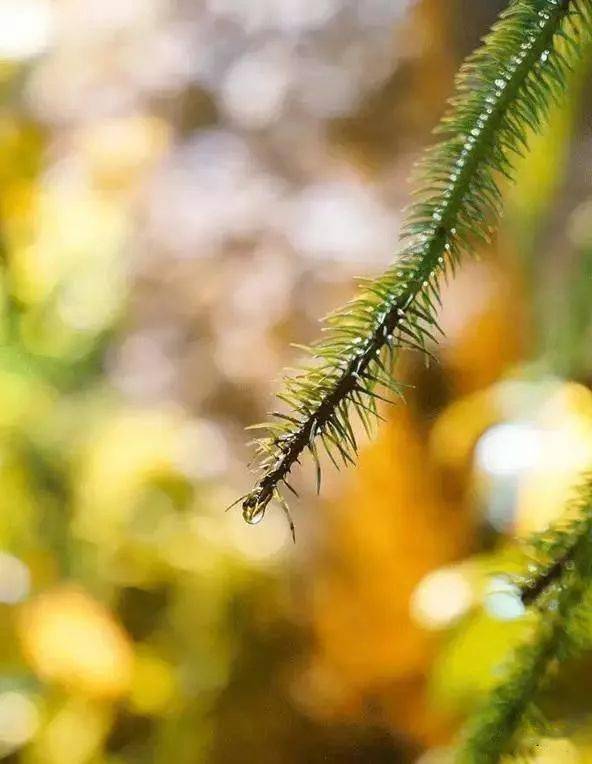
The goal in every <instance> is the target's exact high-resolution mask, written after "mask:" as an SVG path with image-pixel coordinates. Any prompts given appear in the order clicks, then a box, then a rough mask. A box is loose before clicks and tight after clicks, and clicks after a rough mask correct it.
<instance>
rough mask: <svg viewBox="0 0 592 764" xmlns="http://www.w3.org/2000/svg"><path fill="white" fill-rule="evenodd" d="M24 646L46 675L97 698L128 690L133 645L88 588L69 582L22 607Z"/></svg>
mask: <svg viewBox="0 0 592 764" xmlns="http://www.w3.org/2000/svg"><path fill="white" fill-rule="evenodd" d="M19 626H20V637H21V643H22V647H23V652H24V654H25V656H26V657H27V659H28V661H29V662H30V664H31V665H32V667H33V669H34V670H35V672H36V673H37V674H38V675H39V676H40V677H41V678H42V679H44V680H46V681H50V682H53V683H56V684H58V685H61V686H62V687H65V688H67V689H69V690H70V691H78V692H80V693H82V694H84V695H87V696H89V697H93V698H116V697H120V696H122V695H124V694H125V693H126V692H127V690H128V687H129V685H130V681H131V676H132V666H133V662H132V650H131V646H130V643H129V640H128V638H127V636H126V635H125V633H124V632H123V630H122V629H121V628H120V627H119V626H118V624H117V623H116V622H115V621H114V620H113V618H112V616H111V614H110V613H109V612H108V611H107V610H106V609H105V608H104V607H103V606H102V605H100V604H99V603H98V602H97V601H95V600H94V599H92V598H91V597H90V596H89V595H88V594H86V593H85V592H83V591H82V590H81V589H78V588H76V587H73V586H69V585H63V586H60V587H58V588H55V589H53V590H50V591H47V592H45V593H44V594H41V595H39V596H38V597H36V598H35V599H33V600H32V601H30V602H29V603H27V604H26V605H24V606H23V607H22V608H21V611H20V617H19Z"/></svg>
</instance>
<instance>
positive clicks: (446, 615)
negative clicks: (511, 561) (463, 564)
mask: <svg viewBox="0 0 592 764" xmlns="http://www.w3.org/2000/svg"><path fill="white" fill-rule="evenodd" d="M474 599H475V597H474V593H473V589H472V587H471V583H470V581H469V579H468V577H467V575H466V574H465V573H463V572H462V571H461V570H459V569H457V568H456V569H455V568H441V569H440V570H436V571H434V572H433V573H428V575H427V576H425V577H424V578H423V579H422V580H421V581H420V583H419V585H418V586H417V587H416V589H415V591H414V592H413V595H412V597H411V603H410V610H411V616H412V618H413V619H414V620H415V621H416V622H417V623H418V624H419V625H420V626H422V627H423V628H425V629H445V628H447V627H448V626H450V625H452V624H453V623H454V622H455V621H457V620H458V619H459V618H460V617H461V616H463V615H464V614H465V613H466V612H467V610H468V609H469V608H470V607H471V605H472V604H473V602H474Z"/></svg>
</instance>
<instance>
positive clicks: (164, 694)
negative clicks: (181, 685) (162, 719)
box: [129, 648, 175, 715]
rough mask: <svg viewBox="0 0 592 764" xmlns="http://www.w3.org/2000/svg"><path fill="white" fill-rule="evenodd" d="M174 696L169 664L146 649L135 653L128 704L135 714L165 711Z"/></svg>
mask: <svg viewBox="0 0 592 764" xmlns="http://www.w3.org/2000/svg"><path fill="white" fill-rule="evenodd" d="M174 694H175V679H174V675H173V670H172V667H171V666H170V664H168V663H167V662H166V661H164V660H163V659H162V658H160V657H159V656H158V655H156V654H155V653H154V652H153V651H151V650H149V649H148V648H144V649H142V650H141V651H140V652H138V653H137V655H136V657H135V662H134V671H133V679H132V686H131V691H130V697H129V704H130V707H131V708H132V709H133V711H134V712H135V713H137V714H142V715H149V714H159V713H162V712H164V711H166V710H167V707H168V706H169V705H170V703H171V701H172V700H173V698H174Z"/></svg>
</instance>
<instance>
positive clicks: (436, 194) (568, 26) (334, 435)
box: [239, 0, 592, 523]
mask: <svg viewBox="0 0 592 764" xmlns="http://www.w3.org/2000/svg"><path fill="white" fill-rule="evenodd" d="M591 7H592V0H512V2H511V3H510V5H509V7H508V9H507V10H506V11H505V12H504V13H503V14H502V15H501V17H500V20H499V21H498V23H497V24H496V25H495V26H494V28H493V30H492V31H491V33H490V34H489V35H488V37H487V38H486V39H485V42H484V45H483V47H482V48H481V49H479V50H478V51H477V52H476V53H474V54H473V55H472V56H471V57H469V59H468V60H467V62H466V63H465V64H464V65H463V67H462V68H461V71H460V73H459V75H458V78H457V82H456V95H455V97H454V98H453V99H452V100H451V101H450V108H449V111H448V113H447V115H446V116H445V117H444V119H443V121H442V123H441V125H440V127H439V128H438V131H437V132H439V133H441V134H444V136H445V137H444V138H443V140H442V141H441V142H440V143H438V144H437V145H435V146H434V147H433V148H431V149H430V150H429V151H428V152H427V154H426V157H425V159H424V161H423V162H422V163H421V164H420V166H419V168H418V174H417V179H418V190H417V191H416V194H415V198H416V200H415V202H414V203H413V204H412V206H411V208H410V210H409V212H408V215H407V218H406V223H405V225H404V228H403V234H402V238H403V240H404V242H405V243H406V244H405V247H404V249H403V251H402V252H401V253H400V255H399V256H398V258H397V260H396V262H395V264H394V265H393V266H392V267H391V268H389V269H388V270H387V271H386V273H385V274H384V275H383V276H382V277H380V278H378V279H376V280H373V281H365V282H363V284H362V292H361V294H359V296H358V297H356V298H354V299H353V300H352V301H351V302H350V303H348V304H347V305H346V306H345V307H344V308H342V309H340V310H338V311H336V312H335V313H333V314H332V315H331V316H329V317H328V318H327V319H326V326H325V327H324V329H325V332H326V335H325V338H324V339H323V340H321V341H320V342H318V343H317V344H315V345H314V346H313V347H312V348H311V349H310V352H311V354H312V357H313V360H312V362H311V363H310V364H309V365H307V366H305V367H303V368H302V369H301V370H300V371H299V372H298V373H297V375H296V376H292V377H287V378H286V379H285V389H284V392H283V393H281V394H279V396H278V397H279V398H280V399H281V400H282V401H284V402H285V403H286V404H287V406H288V407H289V409H288V412H287V413H279V412H277V413H274V414H273V421H272V422H270V423H267V424H265V425H261V427H263V428H264V429H265V430H266V431H267V433H266V435H265V436H264V437H262V438H260V439H258V440H257V441H256V446H257V452H258V459H259V461H258V464H257V469H258V471H259V479H258V482H257V484H256V485H255V487H254V488H253V490H252V491H251V492H250V493H248V494H247V495H245V496H243V497H241V499H239V501H241V502H242V505H243V515H244V518H245V520H247V522H250V523H255V522H258V521H259V520H260V519H261V518H262V517H263V514H264V513H265V510H266V508H267V506H268V504H269V502H270V501H271V499H273V498H275V499H277V500H278V501H280V502H281V503H282V506H283V507H284V509H285V511H286V512H288V510H287V506H286V505H285V502H284V499H283V497H282V495H281V493H280V489H281V488H283V487H284V486H285V487H287V488H288V489H290V490H293V489H292V488H291V486H290V485H289V483H288V480H287V479H288V476H289V474H290V472H291V470H292V468H293V467H294V465H295V464H296V463H299V462H300V458H301V456H302V454H303V452H304V451H305V450H309V451H310V453H311V454H312V456H313V459H314V461H315V463H316V471H317V488H318V487H319V486H320V474H321V470H320V463H319V453H318V451H319V447H320V446H321V445H322V446H323V448H324V450H325V452H326V453H327V454H328V456H329V458H330V459H331V461H332V462H333V463H334V464H335V465H336V466H337V465H338V463H340V462H343V463H344V464H349V463H353V462H354V461H355V456H356V452H357V443H356V438H355V434H354V430H353V427H352V423H351V419H350V416H351V412H352V411H355V412H356V413H357V415H358V416H359V418H360V420H361V422H362V424H363V426H364V428H365V430H366V431H367V432H370V431H371V429H372V425H373V423H374V421H375V420H376V418H377V416H378V414H377V401H378V400H382V397H381V395H379V394H378V393H377V392H376V388H377V386H383V387H385V388H386V389H387V390H390V391H391V392H393V393H394V394H396V395H402V386H401V385H400V384H399V383H397V382H396V381H395V380H393V378H392V376H391V367H392V362H393V358H394V356H395V355H396V353H397V351H399V350H400V349H405V348H408V349H413V350H420V351H421V352H423V353H427V354H428V355H429V351H428V349H427V344H428V343H429V342H430V341H434V342H435V341H437V335H438V333H439V332H440V331H441V330H440V328H439V326H438V322H437V319H436V310H437V307H438V306H439V304H440V297H439V284H440V282H441V281H442V279H443V278H446V276H447V275H448V274H449V273H454V271H455V269H456V267H457V265H458V264H459V262H460V260H461V257H462V256H463V255H465V254H468V253H470V252H472V251H474V249H475V247H476V246H478V244H479V243H480V242H483V241H485V242H488V241H489V240H490V236H491V233H492V231H493V226H494V224H495V222H496V220H497V219H498V217H499V214H500V209H501V192H500V189H499V186H498V180H497V178H498V177H499V176H505V177H507V178H511V177H512V162H513V160H514V158H515V157H516V156H519V155H522V154H523V152H524V150H525V149H526V148H527V133H528V131H529V129H532V130H535V131H537V130H539V129H540V127H541V124H542V123H543V122H544V120H545V117H546V115H547V112H548V109H549V105H550V103H551V101H552V100H554V99H557V98H559V97H560V96H561V95H562V93H563V91H564V90H565V79H566V74H567V71H568V70H569V68H570V59H573V57H574V56H577V55H578V54H579V53H580V50H581V47H582V45H581V40H580V36H581V33H582V31H583V30H584V29H586V28H589V27H590V13H591ZM560 40H561V41H563V45H562V46H559V47H560V48H561V50H559V49H558V43H559V41H560Z"/></svg>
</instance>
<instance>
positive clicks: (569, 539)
mask: <svg viewBox="0 0 592 764" xmlns="http://www.w3.org/2000/svg"><path fill="white" fill-rule="evenodd" d="M569 511H570V513H571V514H575V518H574V519H572V520H571V521H570V522H568V523H567V524H564V523H559V524H558V525H556V526H555V527H553V528H551V529H550V530H548V531H546V532H545V533H542V534H539V535H538V536H537V537H535V538H534V539H533V545H534V547H535V548H537V549H538V550H539V552H540V553H541V555H542V559H541V560H540V561H539V563H538V565H537V566H535V571H534V574H533V576H532V582H533V584H535V583H536V586H537V588H539V589H540V591H539V592H538V593H537V596H536V597H534V599H535V600H536V601H537V605H538V612H537V614H536V616H535V615H534V614H533V617H536V618H537V622H536V626H535V629H534V634H533V636H532V637H531V639H530V640H529V641H528V642H527V643H526V644H524V645H522V646H521V647H520V648H518V650H516V652H515V653H514V655H513V656H512V659H511V661H510V663H509V664H508V667H507V671H506V676H505V678H504V679H503V680H502V682H501V683H500V684H499V685H498V686H497V687H496V688H495V689H494V691H493V692H492V693H491V695H490V697H489V698H488V700H487V702H486V704H485V705H484V706H483V708H482V709H481V710H480V712H479V713H478V714H477V715H476V716H475V718H474V719H473V722H472V724H471V727H470V729H469V730H468V733H467V735H466V738H465V741H464V744H463V746H462V748H461V750H460V751H459V755H458V757H457V760H458V762H459V763H460V764H495V763H496V762H498V761H500V759H501V757H502V756H503V755H504V754H506V753H512V752H513V751H515V750H516V749H517V748H519V747H520V740H519V733H521V732H523V731H524V730H525V729H527V728H528V727H529V726H530V727H531V732H534V733H536V732H537V731H538V730H539V729H540V728H541V727H542V726H543V723H544V716H543V715H542V713H541V712H540V711H539V710H538V709H537V707H536V700H537V695H538V693H539V692H540V691H541V689H543V688H544V687H545V685H546V684H547V682H548V681H549V679H550V673H551V668H552V666H553V665H554V664H555V663H556V661H558V660H559V661H561V660H565V659H566V658H567V657H571V656H572V655H574V654H577V652H578V651H579V650H581V647H582V644H585V639H582V638H581V635H579V630H580V629H581V623H580V619H579V618H578V615H579V612H580V610H581V609H582V601H583V595H584V594H585V593H586V591H587V590H588V589H589V588H590V585H591V582H592V475H588V476H587V477H586V479H585V482H584V483H583V484H582V486H581V487H580V488H579V489H578V492H577V497H576V500H575V501H574V502H572V504H571V506H570V510H569ZM550 571H553V575H552V576H550V575H549V574H550ZM543 593H544V597H542V595H543ZM584 629H585V630H586V631H587V626H584ZM588 642H589V640H588ZM529 722H530V724H529Z"/></svg>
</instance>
